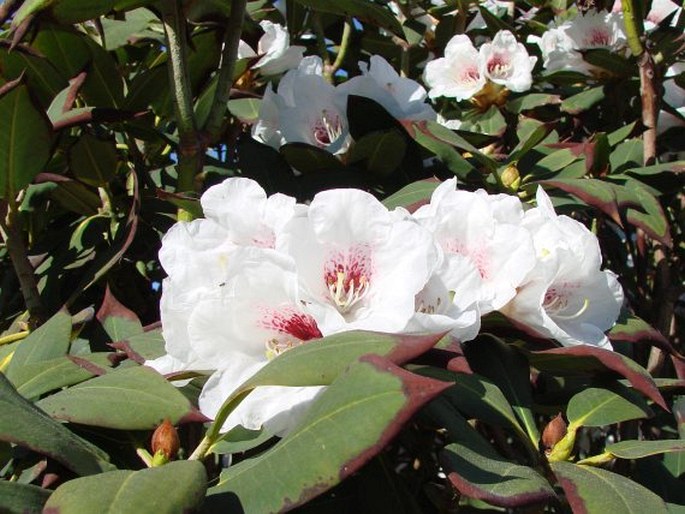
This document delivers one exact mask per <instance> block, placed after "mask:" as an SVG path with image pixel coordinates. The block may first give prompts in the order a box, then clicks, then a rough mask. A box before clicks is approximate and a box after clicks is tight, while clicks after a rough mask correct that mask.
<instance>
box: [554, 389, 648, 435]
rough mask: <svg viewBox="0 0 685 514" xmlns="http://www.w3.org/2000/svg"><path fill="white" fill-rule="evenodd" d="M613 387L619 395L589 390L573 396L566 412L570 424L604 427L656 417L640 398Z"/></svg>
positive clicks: (605, 391) (628, 391)
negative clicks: (631, 420)
mask: <svg viewBox="0 0 685 514" xmlns="http://www.w3.org/2000/svg"><path fill="white" fill-rule="evenodd" d="M614 388H615V390H616V392H614V391H610V390H609V389H600V388H597V387H589V388H587V389H585V390H584V391H581V392H580V393H578V394H576V395H574V396H573V398H571V400H570V401H569V402H568V408H567V409H566V417H567V418H568V420H569V423H572V424H573V425H575V426H585V427H601V426H605V425H611V424H613V423H620V422H621V421H628V420H630V419H642V418H648V417H650V416H652V415H653V413H652V410H651V409H650V408H649V406H647V403H646V402H645V401H644V400H643V399H642V397H641V396H640V395H638V394H637V393H635V392H633V391H632V390H630V389H628V388H625V387H618V384H616V385H615V386H614Z"/></svg>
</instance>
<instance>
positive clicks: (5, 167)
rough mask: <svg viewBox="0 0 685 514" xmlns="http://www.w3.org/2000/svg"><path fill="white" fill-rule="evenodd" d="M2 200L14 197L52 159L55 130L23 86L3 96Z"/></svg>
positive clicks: (0, 119) (0, 104)
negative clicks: (52, 140)
mask: <svg viewBox="0 0 685 514" xmlns="http://www.w3.org/2000/svg"><path fill="white" fill-rule="evenodd" d="M0 127H2V130H0V197H2V198H9V197H14V196H16V194H17V193H18V192H19V190H20V189H22V188H24V187H26V186H27V185H28V184H29V183H30V182H31V181H32V180H33V178H34V177H35V176H36V175H37V174H38V173H39V172H41V171H43V166H45V163H46V162H47V161H48V158H49V157H50V134H51V127H50V123H49V121H48V119H47V117H46V116H45V115H44V114H43V112H41V111H40V110H39V109H38V108H37V107H36V106H35V105H34V104H33V101H32V100H31V96H30V95H29V90H28V88H27V87H26V86H23V85H19V86H17V87H14V88H13V89H11V90H10V91H9V92H7V93H5V94H4V95H1V96H0Z"/></svg>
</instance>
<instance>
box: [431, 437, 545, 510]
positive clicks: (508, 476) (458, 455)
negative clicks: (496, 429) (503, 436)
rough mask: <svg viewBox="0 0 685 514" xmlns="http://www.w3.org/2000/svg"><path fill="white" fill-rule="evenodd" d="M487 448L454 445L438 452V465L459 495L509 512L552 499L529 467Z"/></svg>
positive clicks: (535, 473)
mask: <svg viewBox="0 0 685 514" xmlns="http://www.w3.org/2000/svg"><path fill="white" fill-rule="evenodd" d="M483 442H484V443H485V441H483ZM485 444H487V443H485ZM488 446H489V445H488ZM488 446H481V445H479V447H478V448H477V449H473V448H470V447H469V446H466V445H463V444H458V443H454V444H450V445H448V446H447V447H446V448H445V449H444V450H443V451H442V452H441V453H440V463H441V464H442V466H443V468H444V470H445V471H446V472H447V473H448V475H447V477H448V478H449V480H450V482H452V485H454V487H456V488H457V490H458V491H459V492H460V493H462V494H463V495H465V496H468V497H469V498H475V499H478V500H482V501H485V502H487V503H490V504H492V505H497V506H498V507H506V508H510V509H511V508H516V507H523V506H526V505H531V504H534V503H540V502H546V501H549V500H552V499H554V498H555V497H556V495H555V494H554V490H553V489H552V487H551V486H550V485H549V483H548V482H547V480H545V478H544V477H543V476H542V475H540V474H539V473H538V472H536V471H535V470H534V469H533V468H530V467H528V466H522V465H520V464H516V463H514V462H511V461H509V460H506V459H504V458H502V457H500V456H499V455H498V454H497V453H496V452H495V451H494V449H492V448H491V447H490V448H489V449H488Z"/></svg>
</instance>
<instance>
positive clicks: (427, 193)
mask: <svg viewBox="0 0 685 514" xmlns="http://www.w3.org/2000/svg"><path fill="white" fill-rule="evenodd" d="M438 185H440V183H439V182H437V181H436V180H419V181H418V182H413V183H411V184H409V185H407V186H404V187H403V188H402V189H400V190H399V191H397V192H396V193H394V194H392V195H390V196H389V197H388V198H386V199H385V200H383V205H385V206H386V207H387V208H388V209H390V210H392V209H394V208H396V207H405V208H408V209H410V210H411V207H412V206H413V205H416V204H419V203H422V202H423V203H428V201H430V197H431V195H432V194H433V191H435V188H436V187H438Z"/></svg>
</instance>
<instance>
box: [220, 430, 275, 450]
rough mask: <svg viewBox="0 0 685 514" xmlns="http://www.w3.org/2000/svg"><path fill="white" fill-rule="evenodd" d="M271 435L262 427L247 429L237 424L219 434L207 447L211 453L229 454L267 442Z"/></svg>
mask: <svg viewBox="0 0 685 514" xmlns="http://www.w3.org/2000/svg"><path fill="white" fill-rule="evenodd" d="M272 437H273V435H271V434H270V433H269V432H267V431H266V430H264V429H261V430H248V429H247V428H245V427H243V426H241V425H238V426H235V427H233V428H232V429H231V430H229V431H228V432H226V433H225V434H223V435H222V436H221V439H220V440H219V441H217V442H216V443H214V444H213V445H212V446H211V448H210V449H209V451H210V452H212V453H217V454H231V453H241V452H244V451H247V450H251V449H252V448H256V447H257V446H259V445H260V444H263V443H265V442H267V441H268V440H269V439H271V438H272Z"/></svg>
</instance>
